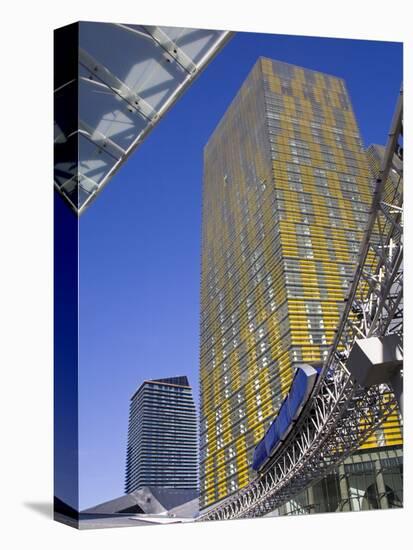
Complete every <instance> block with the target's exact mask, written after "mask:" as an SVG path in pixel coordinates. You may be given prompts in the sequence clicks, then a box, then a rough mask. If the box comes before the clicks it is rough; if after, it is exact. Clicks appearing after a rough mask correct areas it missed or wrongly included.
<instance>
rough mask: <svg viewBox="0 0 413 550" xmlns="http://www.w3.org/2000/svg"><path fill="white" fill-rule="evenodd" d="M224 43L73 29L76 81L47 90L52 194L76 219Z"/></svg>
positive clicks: (175, 31)
mask: <svg viewBox="0 0 413 550" xmlns="http://www.w3.org/2000/svg"><path fill="white" fill-rule="evenodd" d="M230 35H231V33H230V32H227V31H217V30H203V29H188V28H174V27H154V26H142V25H122V24H109V23H89V22H82V23H79V26H78V45H77V46H78V53H77V55H78V69H77V71H78V74H77V78H74V79H73V78H72V79H68V81H65V82H63V84H60V85H59V86H58V87H57V88H56V89H55V165H54V174H55V186H56V188H57V189H58V191H59V192H60V193H61V194H62V195H63V196H64V197H65V199H66V200H67V201H68V202H69V204H70V205H71V207H72V208H73V209H74V210H75V211H76V212H77V213H78V214H80V213H82V212H83V211H84V210H85V208H86V207H87V206H88V205H89V204H90V203H91V202H92V201H93V200H94V199H95V198H96V196H97V195H98V194H99V193H100V192H101V190H102V189H103V187H104V186H105V185H106V184H107V183H108V182H109V181H110V179H111V178H112V176H113V175H114V173H115V172H116V170H117V169H118V168H119V167H120V166H122V164H123V163H124V162H125V160H126V159H127V158H128V157H129V155H130V154H131V153H132V152H133V151H134V150H135V149H136V147H137V146H138V145H139V144H140V143H142V141H143V140H144V138H145V137H146V135H147V134H148V133H149V132H150V130H151V129H152V128H153V127H154V126H155V125H156V124H157V122H158V121H159V120H160V119H161V118H162V116H163V115H164V114H165V113H166V111H167V110H168V109H169V108H170V107H171V105H173V103H174V102H175V101H176V100H177V99H178V98H179V97H180V95H181V94H182V93H183V91H184V90H185V89H186V88H187V87H188V86H189V84H190V83H191V82H192V81H193V80H194V79H195V78H196V76H197V75H198V74H199V73H200V72H201V71H202V69H203V68H204V67H205V66H206V65H207V63H208V62H209V61H210V60H211V59H212V57H213V56H214V55H215V54H216V53H217V52H218V51H219V50H220V48H221V47H222V46H223V45H224V44H225V43H226V41H227V40H228V39H229V37H230ZM74 87H77V90H74ZM74 92H75V96H76V97H77V113H78V116H77V124H76V123H75V124H74V125H73V124H68V123H67V117H68V113H67V111H68V109H67V108H65V106H67V105H68V102H69V101H70V100H71V99H70V98H71V97H72V98H73V97H74V96H73V93H74ZM70 94H72V95H70ZM74 151H76V152H77V154H74Z"/></svg>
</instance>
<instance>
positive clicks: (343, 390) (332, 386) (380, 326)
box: [196, 91, 403, 521]
mask: <svg viewBox="0 0 413 550" xmlns="http://www.w3.org/2000/svg"><path fill="white" fill-rule="evenodd" d="M402 117H403V94H402V91H401V92H400V96H399V98H398V102H397V106H396V111H395V114H394V117H393V121H392V125H391V130H390V133H389V137H388V142H387V145H386V149H385V153H384V158H383V162H382V164H381V169H380V172H379V174H378V177H377V179H376V185H375V190H374V195H373V201H372V206H371V211H370V217H369V222H368V226H367V228H366V232H365V235H364V239H363V242H362V244H361V247H360V252H359V258H358V262H357V268H356V271H355V274H354V278H353V282H352V285H351V288H350V291H349V294H348V297H347V299H346V305H345V309H344V312H343V315H342V317H341V321H340V324H339V327H338V329H337V333H336V336H335V339H334V342H333V345H332V346H331V348H330V351H329V355H328V357H327V359H326V361H325V364H324V367H323V370H322V372H321V374H320V377H319V380H318V382H317V383H316V386H315V388H314V391H313V395H312V396H311V397H310V399H309V401H308V403H307V406H306V408H305V409H304V411H303V413H302V414H301V417H300V419H299V421H298V422H297V424H296V426H295V427H294V429H293V431H292V432H291V434H290V436H289V438H288V439H287V441H286V442H285V443H284V445H283V447H282V448H281V449H280V451H279V452H278V453H277V454H276V455H275V456H274V458H273V459H272V461H271V463H269V465H268V466H267V468H266V470H265V472H264V473H262V474H261V475H260V476H259V477H258V478H256V479H255V480H253V481H251V482H250V483H249V484H248V485H247V486H246V487H245V488H243V489H241V490H240V491H238V492H237V493H235V494H234V495H231V496H230V497H228V498H227V499H225V500H224V501H222V502H221V503H219V504H218V505H217V506H215V507H214V508H212V509H209V510H207V511H206V512H205V513H203V514H201V515H200V516H199V517H198V518H197V519H196V521H208V520H219V519H235V518H246V517H258V516H262V515H265V514H267V513H269V512H271V511H272V510H274V509H276V508H278V507H279V506H281V505H282V504H284V503H285V502H287V501H288V500H290V499H291V498H292V497H293V496H294V495H296V494H298V493H299V492H301V491H302V490H304V489H305V488H307V487H308V486H309V485H311V484H313V483H315V482H316V481H318V480H320V479H322V478H323V477H324V476H326V475H327V474H328V473H329V472H330V471H331V470H332V469H334V468H335V467H336V466H337V465H338V464H340V463H341V462H342V461H343V460H345V459H346V458H347V457H348V456H349V455H350V454H352V453H353V452H354V451H355V450H357V449H358V448H359V447H360V445H361V444H362V443H363V442H364V441H365V440H366V439H367V438H368V437H369V436H370V435H371V434H372V433H373V432H374V431H375V430H376V429H377V428H378V427H379V426H380V424H382V423H383V421H384V420H385V419H386V418H387V417H388V416H389V415H390V414H391V413H392V412H393V411H394V410H395V408H396V406H397V403H396V400H395V397H394V396H393V394H391V393H390V391H389V389H388V387H387V386H386V385H380V386H373V387H371V388H368V389H366V388H361V387H360V386H358V385H357V384H356V382H355V381H354V379H353V378H352V377H351V375H350V373H349V371H348V369H347V368H346V360H347V358H348V356H349V354H350V351H351V349H352V346H353V344H354V342H355V340H356V339H358V338H368V337H371V336H384V335H386V334H390V333H397V334H399V335H401V336H402V334H403V263H402V262H403V219H402V216H403V193H402V184H403V168H402V166H403V165H402V155H401V150H402V149H401V146H400V140H401V139H402Z"/></svg>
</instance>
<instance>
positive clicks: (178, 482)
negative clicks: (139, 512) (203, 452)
mask: <svg viewBox="0 0 413 550" xmlns="http://www.w3.org/2000/svg"><path fill="white" fill-rule="evenodd" d="M146 486H149V487H160V488H162V489H168V488H169V489H192V490H197V488H198V445H197V418H196V410H195V404H194V400H193V397H192V389H191V387H190V385H189V382H188V379H187V377H186V376H178V377H173V378H162V379H159V380H146V381H145V382H143V384H142V385H141V386H140V387H139V389H138V390H137V391H136V392H135V393H134V395H133V396H132V397H131V401H130V414H129V431H128V448H127V458H126V481H125V492H126V493H131V492H133V491H135V490H136V489H140V488H141V487H146Z"/></svg>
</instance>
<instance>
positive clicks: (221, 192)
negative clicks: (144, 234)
mask: <svg viewBox="0 0 413 550" xmlns="http://www.w3.org/2000/svg"><path fill="white" fill-rule="evenodd" d="M371 198H372V193H371V174H370V172H369V167H368V164H367V158H366V155H365V152H364V150H363V148H362V142H361V139H360V134H359V130H358V127H357V123H356V120H355V116H354V113H353V111H352V107H351V104H350V100H349V96H348V93H347V90H346V87H345V83H344V81H343V80H342V79H340V78H337V77H334V76H330V75H326V74H322V73H319V72H315V71H311V70H307V69H304V68H301V67H296V66H293V65H289V64H286V63H281V62H277V61H273V60H270V59H266V58H260V59H259V60H258V61H257V63H256V64H255V66H254V68H253V69H252V71H251V73H250V74H249V76H248V78H247V79H246V81H245V82H244V84H243V86H242V87H241V89H240V90H239V92H238V94H237V96H236V97H235V99H234V100H233V102H232V103H231V105H230V107H229V108H228V110H227V112H226V113H225V115H224V116H223V118H222V120H221V121H220V123H219V124H218V126H217V128H216V129H215V131H214V133H213V135H212V136H211V138H210V139H209V141H208V144H207V145H206V147H205V150H204V188H203V235H202V282H201V358H200V385H201V404H200V406H201V411H200V416H201V425H200V507H201V509H205V508H207V507H209V506H211V505H213V504H214V503H216V502H218V501H220V500H222V499H223V498H225V497H227V496H228V495H230V494H231V493H233V492H235V491H236V490H238V489H240V488H242V487H244V486H245V485H246V484H247V483H248V482H249V481H250V479H251V477H252V470H251V462H252V454H253V450H254V447H255V445H256V444H257V443H258V441H259V440H260V439H261V438H262V436H263V435H264V432H265V429H266V428H267V427H268V424H269V422H270V421H271V420H272V419H273V418H274V416H275V415H276V413H277V411H278V409H279V407H280V405H281V403H282V400H283V398H284V397H285V395H286V393H287V392H288V389H289V386H290V384H291V381H292V377H293V374H294V365H295V364H297V363H301V362H307V363H314V362H319V361H320V360H322V359H323V358H324V357H325V356H326V353H327V350H328V347H329V345H330V344H331V342H332V340H333V336H334V330H335V328H336V326H337V324H338V321H339V318H340V315H341V312H342V309H343V305H344V298H345V296H346V292H347V289H348V287H349V284H350V282H349V281H350V279H351V276H352V274H353V271H354V268H355V262H356V257H357V252H358V249H359V244H360V241H361V237H362V232H363V229H364V227H365V224H366V222H367V219H368V211H369V206H370V203H371ZM374 444H375V442H374V441H370V445H371V446H373V445H374Z"/></svg>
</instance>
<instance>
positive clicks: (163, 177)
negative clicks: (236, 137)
mask: <svg viewBox="0 0 413 550" xmlns="http://www.w3.org/2000/svg"><path fill="white" fill-rule="evenodd" d="M259 56H267V57H270V58H273V59H278V60H281V61H285V62H288V63H294V64H296V65H301V66H303V67H307V68H310V69H315V70H320V71H322V72H326V73H331V74H333V75H336V76H340V77H342V78H344V79H345V81H346V84H347V88H348V90H349V93H350V97H351V100H352V103H353V108H354V111H355V114H356V117H357V120H358V123H359V127H360V130H361V133H362V138H363V140H364V143H365V144H366V145H368V144H370V143H385V140H386V137H387V132H388V129H389V126H390V121H391V117H392V114H393V109H394V106H395V102H396V98H397V94H398V90H399V87H400V84H401V80H402V46H401V44H396V43H389V42H371V41H365V40H343V39H342V40H340V39H325V38H307V37H297V36H281V35H266V34H255V33H238V34H237V35H236V36H235V37H234V38H233V39H232V40H231V42H230V43H229V44H228V45H227V46H226V47H225V48H224V50H223V51H222V52H221V53H220V54H219V55H218V56H217V57H216V58H215V59H214V61H213V62H212V63H211V65H210V66H209V67H208V68H207V69H206V70H205V71H204V72H203V73H202V74H201V75H200V77H199V78H198V79H197V80H196V81H195V82H194V84H193V85H192V86H191V87H190V88H189V89H188V90H187V92H186V93H185V94H184V96H183V97H182V98H181V99H180V100H179V101H178V103H177V104H176V105H175V106H174V107H173V108H172V109H171V111H170V112H169V113H168V114H167V115H166V116H165V118H164V119H163V120H162V121H161V122H160V123H159V125H158V126H157V127H156V128H155V129H154V130H153V132H152V133H151V134H150V135H149V136H148V137H147V139H146V140H145V142H144V143H143V144H142V145H141V146H140V148H139V149H137V150H136V152H135V153H134V154H133V155H132V157H131V158H130V159H129V161H128V162H127V163H126V164H125V165H124V166H123V167H122V168H121V169H120V170H119V172H118V173H117V174H116V176H115V177H114V178H113V180H112V181H111V182H110V184H109V185H108V186H107V187H106V188H105V190H104V191H103V192H102V194H101V195H100V196H99V198H98V199H97V200H96V201H95V202H94V203H93V204H92V206H91V207H90V208H89V209H88V210H87V211H86V212H85V214H84V215H82V217H81V218H80V337H79V416H80V418H79V429H80V450H79V452H80V508H81V509H83V508H86V507H89V506H92V505H94V504H97V503H99V502H102V501H104V500H107V499H110V498H114V497H117V496H119V495H120V494H122V493H123V483H124V469H125V456H126V441H127V425H128V412H129V398H130V397H131V395H132V394H133V392H134V391H135V389H136V388H137V386H139V385H140V384H141V382H142V381H143V380H144V379H147V378H160V377H166V376H175V375H181V374H186V375H187V376H188V377H189V380H190V382H191V384H192V386H193V388H194V397H195V400H196V403H197V405H198V391H199V390H198V357H199V290H200V288H199V286H200V237H201V192H202V152H203V147H204V145H205V143H206V142H207V141H208V138H209V136H210V135H211V133H212V132H213V130H214V128H215V126H216V125H217V123H218V122H219V120H220V118H221V117H222V115H223V114H224V112H225V110H226V108H227V107H228V105H229V104H230V102H231V100H232V99H233V97H234V96H235V94H236V92H237V91H238V89H239V88H240V86H241V85H242V83H243V81H244V80H245V78H246V77H247V75H248V73H249V71H250V70H251V68H252V66H253V65H254V63H255V62H256V60H257V58H258V57H259Z"/></svg>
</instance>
